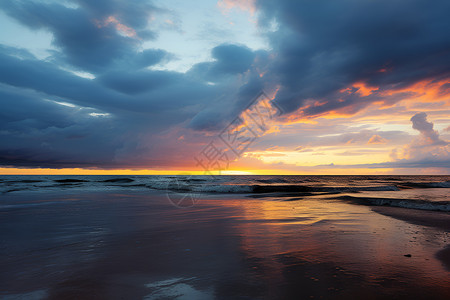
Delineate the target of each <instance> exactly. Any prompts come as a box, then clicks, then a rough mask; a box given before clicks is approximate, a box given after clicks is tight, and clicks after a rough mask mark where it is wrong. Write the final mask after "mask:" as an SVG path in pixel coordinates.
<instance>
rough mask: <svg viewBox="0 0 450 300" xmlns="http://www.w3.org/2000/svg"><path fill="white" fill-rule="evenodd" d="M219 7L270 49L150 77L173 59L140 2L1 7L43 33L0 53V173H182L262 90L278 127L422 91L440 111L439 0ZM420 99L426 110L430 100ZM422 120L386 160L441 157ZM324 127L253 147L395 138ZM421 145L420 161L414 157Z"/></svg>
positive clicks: (448, 41)
mask: <svg viewBox="0 0 450 300" xmlns="http://www.w3.org/2000/svg"><path fill="white" fill-rule="evenodd" d="M220 3H221V6H220V7H222V8H223V7H225V8H226V13H233V11H234V10H232V9H230V8H233V7H238V8H239V7H240V8H241V9H243V10H245V11H248V12H250V13H251V14H252V16H256V17H255V19H256V20H257V26H258V28H259V29H260V32H261V35H262V38H264V39H267V40H268V41H269V45H270V49H264V50H262V49H260V50H254V49H250V48H248V47H247V46H246V45H242V44H237V43H226V44H217V45H215V46H214V47H213V48H212V49H211V50H209V49H205V51H210V54H211V55H210V56H211V60H208V61H204V62H201V63H198V64H196V65H194V66H193V67H192V68H191V69H190V70H188V71H187V72H185V73H181V72H174V71H168V70H165V69H164V65H165V64H166V63H168V62H170V61H173V60H176V59H177V57H175V56H174V55H173V54H171V53H169V52H167V51H166V50H164V49H159V48H158V47H157V45H158V36H159V34H160V32H159V31H158V30H160V28H159V29H158V28H157V27H156V26H154V23H152V19H153V17H154V16H155V15H158V14H162V13H165V10H164V9H162V8H160V7H158V6H157V5H155V4H153V3H152V2H151V1H126V0H113V1H106V0H105V1H103V0H101V1H87V0H77V1H73V2H71V3H70V4H68V3H66V2H64V1H32V0H5V1H1V2H0V9H1V10H3V12H5V13H6V14H7V15H8V16H10V17H11V18H13V19H14V20H16V21H17V22H19V23H20V24H22V25H23V26H25V27H27V28H29V29H30V30H36V31H45V32H49V33H50V34H51V35H52V37H53V42H52V43H53V46H54V49H53V50H49V53H50V55H49V56H48V57H47V58H45V59H39V58H37V57H35V56H33V55H32V54H31V53H30V51H28V50H27V49H21V48H17V47H12V46H6V45H0V99H1V102H0V116H1V118H0V141H1V143H0V164H1V165H4V166H16V167H17V166H19V167H20V166H26V167H52V168H63V167H86V168H87V167H92V168H142V169H145V168H161V169H164V168H172V167H174V166H177V167H186V168H190V167H192V165H190V164H191V163H190V162H187V160H186V157H188V156H193V155H194V154H195V153H196V151H198V150H199V149H201V146H202V145H203V144H204V143H206V142H207V141H208V139H209V138H210V136H211V135H213V134H215V133H216V132H217V131H219V130H221V129H222V128H224V126H225V125H226V124H227V123H228V122H230V121H231V120H232V119H233V118H234V117H235V116H237V115H238V114H239V113H240V112H241V111H242V109H244V108H245V107H246V106H247V104H248V103H249V101H250V100H251V99H252V98H253V97H254V96H256V94H257V93H258V92H259V91H261V90H263V89H265V90H266V91H269V92H274V91H277V93H276V98H275V101H277V103H278V104H279V105H280V106H281V107H282V109H283V110H284V113H285V115H284V117H283V118H284V119H280V122H281V123H283V124H289V122H291V121H292V120H294V121H298V120H304V119H314V118H319V117H324V116H330V115H333V114H334V115H338V114H339V115H348V116H352V115H355V114H357V113H360V112H363V111H365V110H367V109H369V108H370V107H373V106H380V105H381V106H383V109H386V107H391V106H392V105H394V104H396V103H400V102H401V101H409V100H410V99H414V98H415V97H419V96H421V95H424V94H426V90H427V89H429V88H431V87H432V88H433V89H434V90H435V95H437V96H438V97H440V98H439V101H441V102H442V103H444V105H445V103H448V102H446V101H448V95H449V93H448V91H449V84H450V35H448V31H449V29H450V18H448V13H447V12H448V11H450V3H449V2H448V1H445V0H438V1H436V2H435V3H434V4H433V5H430V4H429V2H427V1H425V0H408V1H406V0H404V1H392V0H379V1H356V0H343V1H339V3H337V2H336V1H331V0H328V1H326V0H320V1H294V0H280V1H269V0H257V1H246V2H245V5H241V6H242V7H241V6H240V5H239V4H237V2H236V1H220ZM175 22H176V20H175ZM177 24H180V25H179V26H181V27H182V24H181V23H177ZM181 29H182V28H181ZM177 30H178V29H177ZM149 41H151V42H152V45H153V46H154V47H148V44H146V43H147V42H149ZM144 45H147V47H144ZM180 47H182V45H180ZM417 85H420V86H421V88H417ZM427 101H428V103H425V104H424V106H425V108H431V104H430V103H431V102H433V101H435V99H428V100H427ZM436 101H437V100H436ZM435 110H436V109H435ZM386 112H387V109H386V110H383V111H382V110H380V111H378V114H382V113H386ZM376 114H377V112H373V113H372V116H375V115H376ZM411 115H412V114H410V115H409V116H411ZM426 117H427V115H426V114H425V113H423V112H422V113H417V114H415V115H414V117H412V118H411V121H412V122H413V128H414V129H416V130H418V131H419V132H420V136H419V137H418V138H417V139H416V140H415V141H414V142H413V143H411V144H407V146H405V147H404V148H402V150H398V151H397V152H395V153H394V152H393V154H392V156H393V157H394V158H395V160H396V161H397V162H400V160H404V159H407V160H415V161H416V162H418V161H425V160H434V161H436V160H440V161H443V160H446V159H447V160H448V142H446V141H445V139H443V138H442V137H440V136H439V134H438V132H437V131H436V130H435V129H433V124H432V123H430V122H429V121H427V118H426ZM408 118H409V117H408ZM329 126H330V127H326V128H325V127H324V128H321V127H320V126H319V125H316V127H315V129H314V130H316V131H314V132H313V133H311V135H307V134H306V135H304V137H303V138H304V141H305V142H307V143H308V144H307V145H299V144H295V143H294V141H295V136H296V134H298V133H297V132H291V131H289V130H288V129H286V131H284V132H281V133H273V134H272V135H271V136H270V137H271V139H270V140H268V141H270V142H268V141H261V142H260V144H257V145H255V147H262V148H264V147H266V148H268V147H269V146H271V147H273V146H279V147H283V146H285V147H292V148H296V147H298V146H302V147H303V148H302V149H303V150H304V149H307V148H308V147H314V146H320V145H322V146H323V145H325V144H327V145H331V144H334V145H336V146H343V145H352V144H355V143H361V144H364V145H365V146H373V147H380V146H381V145H390V144H389V143H392V141H393V140H395V138H393V137H394V136H399V137H402V138H404V137H405V136H407V134H402V133H398V132H396V131H392V130H391V131H389V130H386V131H382V130H374V129H373V128H372V129H364V128H362V129H361V130H360V131H359V132H356V133H355V132H350V131H349V132H345V131H344V132H341V134H339V135H337V134H336V135H335V136H332V137H326V138H323V139H322V138H319V135H324V134H326V133H327V131H328V132H331V131H332V132H334V133H335V130H336V129H337V128H344V129H343V130H346V129H345V128H346V127H345V126H341V124H340V123H338V122H337V121H336V122H335V123H333V124H330V125H329ZM293 137H294V138H293ZM269 143H272V144H271V145H268V144H269ZM304 146H306V148H304ZM431 148H432V150H430V149H431ZM424 149H428V150H426V151H427V153H429V154H430V155H431V156H426V157H425V156H422V154H421V153H425V152H424V151H425V150H424ZM342 153H344V154H342V156H347V155H348V154H349V153H367V152H364V151H359V152H358V151H350V152H348V151H347V152H346V151H344V150H343V152H342Z"/></svg>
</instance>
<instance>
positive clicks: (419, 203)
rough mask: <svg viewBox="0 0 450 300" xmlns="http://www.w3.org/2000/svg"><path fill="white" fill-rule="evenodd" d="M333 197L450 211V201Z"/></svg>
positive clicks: (374, 203)
mask: <svg viewBox="0 0 450 300" xmlns="http://www.w3.org/2000/svg"><path fill="white" fill-rule="evenodd" d="M332 199H338V200H344V201H350V202H353V203H357V204H364V205H374V206H393V207H403V208H410V209H420V210H433V211H445V212H450V202H449V201H439V202H430V201H425V200H408V199H392V198H371V197H354V196H348V195H346V196H340V197H335V198H332Z"/></svg>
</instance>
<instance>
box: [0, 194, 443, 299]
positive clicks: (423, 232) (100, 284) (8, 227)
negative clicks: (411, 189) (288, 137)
mask: <svg viewBox="0 0 450 300" xmlns="http://www.w3.org/2000/svg"><path fill="white" fill-rule="evenodd" d="M10 197H19V196H10ZM34 197H35V201H36V202H39V201H40V202H42V201H51V202H58V203H59V204H58V205H43V206H42V205H41V206H31V207H28V208H26V209H25V208H22V209H16V210H8V211H1V212H0V217H1V218H2V222H1V223H0V232H1V235H2V245H1V248H0V268H1V270H2V272H1V278H0V295H2V296H3V297H4V298H5V299H8V297H9V298H11V299H12V297H16V298H17V297H19V296H20V295H35V298H36V299H40V298H42V299H45V298H49V299H175V298H176V299H308V298H324V299H347V298H350V297H351V298H362V297H364V298H367V299H386V298H392V297H394V296H395V297H398V298H408V299H420V298H422V299H423V298H427V299H446V298H448V297H449V296H450V276H449V275H450V273H449V270H448V269H446V268H445V266H444V265H443V264H442V261H441V259H442V257H440V256H446V255H447V254H448V252H443V254H440V255H437V254H436V253H438V252H439V251H442V249H444V248H445V246H446V245H447V243H448V241H449V236H448V232H447V231H445V230H442V229H439V228H437V227H433V226H423V224H412V223H408V222H405V221H402V220H399V219H396V218H393V217H390V216H385V215H381V214H379V213H376V212H373V211H372V209H371V208H370V207H368V206H360V205H353V204H349V203H344V202H340V201H336V200H326V199H321V198H317V199H315V198H303V199H302V200H298V201H285V200H286V198H282V199H278V198H267V197H266V198H264V199H256V198H249V197H244V196H239V195H232V196H224V195H222V196H216V197H212V196H205V197H204V198H203V199H202V201H200V202H199V203H198V205H196V206H194V207H192V208H189V209H176V208H174V207H173V206H171V205H170V204H168V203H167V199H166V198H165V197H164V195H161V194H158V193H156V192H153V193H151V194H144V193H137V192H136V193H132V192H130V193H127V194H111V193H109V194H107V193H90V194H88V193H86V194H77V195H73V194H72V195H64V194H54V195H50V196H49V195H45V196H42V197H43V199H38V198H39V197H38V196H34ZM65 199H68V200H67V201H65ZM10 200H11V201H12V200H14V199H12V198H11V199H10ZM16 200H17V201H18V200H20V199H16ZM291 200H292V199H291ZM408 254H410V255H411V256H410V257H407V256H405V255H408ZM447 256H448V255H447ZM444 259H445V258H444Z"/></svg>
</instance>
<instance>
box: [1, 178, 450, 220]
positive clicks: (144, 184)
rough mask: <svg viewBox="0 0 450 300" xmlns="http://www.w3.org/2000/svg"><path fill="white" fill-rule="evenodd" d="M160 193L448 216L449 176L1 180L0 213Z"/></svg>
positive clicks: (178, 202)
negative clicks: (72, 200) (59, 196)
mask: <svg viewBox="0 0 450 300" xmlns="http://www.w3.org/2000/svg"><path fill="white" fill-rule="evenodd" d="M150 190H158V191H160V192H165V193H166V194H167V196H168V197H167V198H168V203H171V204H174V205H175V206H179V207H183V208H186V207H190V206H193V205H195V204H196V203H198V201H201V199H202V198H203V197H207V196H208V195H211V194H214V195H216V196H217V195H231V194H233V195H236V194H240V195H243V196H245V197H249V198H259V199H261V200H280V201H302V200H304V199H311V198H315V199H319V198H323V199H337V200H342V201H346V202H349V203H355V204H362V205H374V206H395V207H403V208H409V209H419V210H429V211H445V212H448V211H450V176H449V175H435V176H417V175H404V176H397V175H380V176H374V175H370V176H365V175H359V176H353V175H351V176H325V175H323V176H313V175H259V176H258V175H222V176H213V175H167V176H161V175H154V176H92V175H91V176H66V175H65V176H34V175H30V176H0V210H5V209H14V208H19V207H26V206H33V205H41V204H40V203H37V204H36V203H33V202H32V201H31V202H30V201H28V202H27V203H21V202H11V201H8V202H4V201H3V202H2V197H1V196H2V195H10V194H27V193H49V192H50V193H51V192H61V191H68V192H72V193H76V192H108V191H110V192H120V191H123V192H125V191H140V192H145V191H150Z"/></svg>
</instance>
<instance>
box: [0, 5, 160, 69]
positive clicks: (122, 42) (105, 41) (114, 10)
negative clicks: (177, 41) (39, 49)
mask: <svg viewBox="0 0 450 300" xmlns="http://www.w3.org/2000/svg"><path fill="white" fill-rule="evenodd" d="M75 3H76V4H79V7H77V8H72V7H67V6H64V5H61V4H59V3H47V2H37V1H27V0H16V1H12V0H11V1H10V0H5V1H2V2H1V3H0V8H2V9H3V10H4V11H5V12H6V13H8V14H9V15H10V16H11V17H13V18H15V19H17V20H18V21H19V22H21V23H22V24H24V25H26V26H28V27H29V28H31V29H33V30H36V29H44V30H48V31H50V32H51V33H52V34H53V38H54V40H53V44H54V45H55V46H57V47H58V48H60V49H61V50H62V52H61V55H62V56H63V57H64V58H66V59H67V62H69V63H70V64H72V65H74V66H76V67H79V68H81V69H83V70H85V71H90V72H101V71H103V70H105V69H106V68H108V67H111V65H114V64H116V63H120V62H121V61H123V60H135V57H134V55H135V54H136V53H135V50H136V49H137V47H138V46H139V40H138V38H140V39H143V38H144V37H145V38H154V37H155V36H156V33H154V32H152V31H150V30H148V29H146V27H147V25H148V24H147V23H148V20H149V17H150V15H151V14H152V13H153V12H154V11H155V10H156V8H155V7H153V6H152V5H150V4H146V2H134V1H119V0H115V1H84V0H80V1H75ZM119 23H120V25H121V26H124V27H121V28H123V32H121V31H120V30H118V29H117V25H119ZM127 29H129V30H132V32H128V31H127ZM134 32H135V33H136V36H129V35H131V34H134ZM139 34H140V36H139ZM149 54H150V53H144V54H143V55H141V56H143V57H140V58H137V61H136V60H135V61H134V63H138V62H139V61H141V62H142V63H143V65H142V67H144V66H145V65H148V64H149V63H150V64H154V63H156V62H157V61H158V58H160V59H161V58H162V57H161V53H154V54H155V55H154V56H153V57H152V59H149V58H150V57H149ZM150 56H151V55H150Z"/></svg>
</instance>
